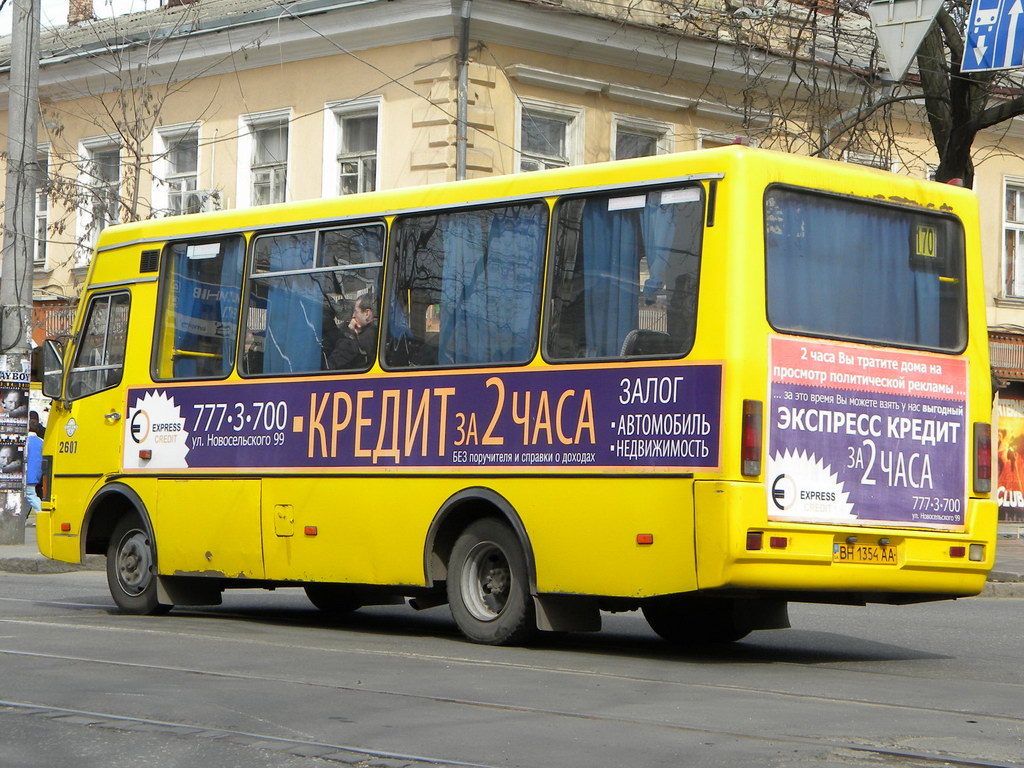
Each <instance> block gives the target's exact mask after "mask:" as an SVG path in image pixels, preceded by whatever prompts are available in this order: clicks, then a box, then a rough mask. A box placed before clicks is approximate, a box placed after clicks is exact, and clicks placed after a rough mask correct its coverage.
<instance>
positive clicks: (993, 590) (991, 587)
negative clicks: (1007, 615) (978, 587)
mask: <svg viewBox="0 0 1024 768" xmlns="http://www.w3.org/2000/svg"><path fill="white" fill-rule="evenodd" d="M993 575H994V574H993ZM978 597H1024V582H1020V581H989V582H987V583H986V584H985V588H984V589H983V590H982V591H981V594H979V595H978Z"/></svg>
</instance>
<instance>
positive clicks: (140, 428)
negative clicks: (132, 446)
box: [128, 410, 152, 445]
mask: <svg viewBox="0 0 1024 768" xmlns="http://www.w3.org/2000/svg"><path fill="white" fill-rule="evenodd" d="M151 428H152V425H151V423H150V420H149V414H148V413H146V412H145V411H143V410H138V411H136V412H135V414H134V415H133V416H132V418H131V422H130V423H129V428H128V429H129V434H130V435H131V436H132V440H134V441H135V443H136V445H141V444H142V443H143V442H145V440H146V438H148V437H149V433H150V430H151Z"/></svg>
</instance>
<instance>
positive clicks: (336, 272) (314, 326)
mask: <svg viewBox="0 0 1024 768" xmlns="http://www.w3.org/2000/svg"><path fill="white" fill-rule="evenodd" d="M383 255H384V227H383V225H381V224H379V223H374V224H370V225H359V226H352V227H340V228H337V229H327V230H305V231H302V232H288V233H283V234H275V235H262V236H260V237H257V238H256V240H255V243H254V244H253V259H252V269H251V273H250V275H249V280H248V300H247V304H246V308H247V309H246V324H245V334H244V336H243V342H242V350H243V358H242V365H241V372H242V374H243V375H246V376H277V375H282V374H293V373H317V372H320V371H361V370H367V369H368V368H369V367H370V366H371V365H372V364H373V361H374V358H375V351H376V345H377V336H376V334H377V323H376V322H373V323H370V324H368V325H366V326H359V328H358V329H357V330H359V331H360V332H359V333H358V334H357V333H356V331H355V330H353V329H352V318H353V314H354V313H355V312H356V309H357V304H359V303H360V302H363V303H368V302H370V301H371V300H372V301H375V297H376V296H377V295H378V293H379V290H380V285H379V284H380V277H381V267H382V264H383ZM372 315H373V317H374V320H376V306H375V305H374V307H373V312H372ZM364 316H365V314H364V313H360V317H364ZM344 351H350V352H352V353H351V354H344V353H343V352H344Z"/></svg>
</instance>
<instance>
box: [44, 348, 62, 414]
mask: <svg viewBox="0 0 1024 768" xmlns="http://www.w3.org/2000/svg"><path fill="white" fill-rule="evenodd" d="M63 389H64V349H63V347H62V346H61V345H60V343H59V342H56V341H54V340H53V339H47V340H46V341H45V342H43V394H44V395H46V396H47V397H50V398H54V399H57V400H59V399H60V396H61V394H62V392H63Z"/></svg>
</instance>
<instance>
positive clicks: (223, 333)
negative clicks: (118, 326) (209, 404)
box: [153, 237, 245, 379]
mask: <svg viewBox="0 0 1024 768" xmlns="http://www.w3.org/2000/svg"><path fill="white" fill-rule="evenodd" d="M168 251H169V254H168V255H167V256H166V257H165V258H164V259H163V260H162V263H163V264H164V265H165V269H166V271H165V272H164V274H163V276H162V284H161V297H160V310H159V315H158V317H159V318H161V321H160V323H159V324H158V330H157V343H156V346H155V350H154V360H153V375H154V378H157V379H220V378H224V377H225V376H227V375H228V373H230V371H231V369H232V367H233V366H234V363H235V337H236V331H237V328H238V303H239V297H240V294H241V282H242V262H243V261H244V254H245V241H244V239H243V238H242V237H230V238H225V239H223V240H214V241H209V240H207V241H202V242H191V243H173V244H172V245H170V246H168Z"/></svg>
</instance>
